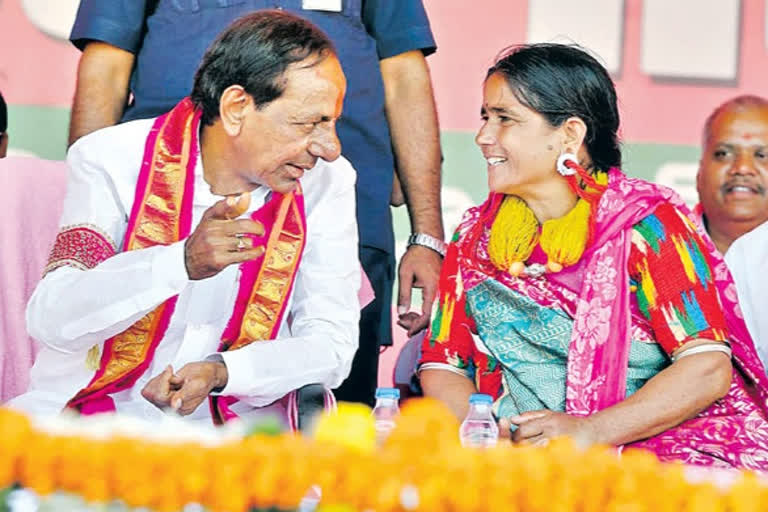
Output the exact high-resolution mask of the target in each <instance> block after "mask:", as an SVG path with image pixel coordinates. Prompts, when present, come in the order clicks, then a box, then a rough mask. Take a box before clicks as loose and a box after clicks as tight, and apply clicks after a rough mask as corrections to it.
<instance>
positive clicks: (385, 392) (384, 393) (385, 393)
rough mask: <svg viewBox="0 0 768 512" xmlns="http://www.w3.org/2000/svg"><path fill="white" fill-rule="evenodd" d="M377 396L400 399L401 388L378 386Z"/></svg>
mask: <svg viewBox="0 0 768 512" xmlns="http://www.w3.org/2000/svg"><path fill="white" fill-rule="evenodd" d="M376 398H394V399H395V400H399V399H400V390H399V389H397V388H377V389H376Z"/></svg>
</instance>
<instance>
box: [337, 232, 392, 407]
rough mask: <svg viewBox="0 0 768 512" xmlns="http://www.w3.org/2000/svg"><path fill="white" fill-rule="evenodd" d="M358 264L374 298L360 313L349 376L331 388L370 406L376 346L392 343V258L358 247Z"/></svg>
mask: <svg viewBox="0 0 768 512" xmlns="http://www.w3.org/2000/svg"><path fill="white" fill-rule="evenodd" d="M360 263H361V264H362V266H363V270H365V273H366V275H367V276H368V279H369V280H370V281H371V286H373V291H374V292H375V293H376V298H375V299H374V300H373V302H371V303H370V304H368V305H367V306H366V307H365V308H363V310H362V311H361V312H360V345H359V347H358V349H357V352H356V353H355V358H354V360H353V361H352V371H351V372H350V374H349V377H347V379H346V380H345V381H344V382H343V383H342V384H341V386H339V387H338V388H337V389H335V390H334V394H335V395H336V398H337V399H338V400H340V401H344V402H360V403H364V404H368V405H370V406H373V404H374V394H375V392H376V383H377V381H378V373H379V348H380V347H381V346H387V345H391V344H392V286H393V284H394V280H395V259H394V256H392V255H391V254H389V253H388V252H386V251H382V250H380V249H375V248H372V247H360Z"/></svg>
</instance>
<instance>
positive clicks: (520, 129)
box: [475, 73, 562, 198]
mask: <svg viewBox="0 0 768 512" xmlns="http://www.w3.org/2000/svg"><path fill="white" fill-rule="evenodd" d="M481 116H482V119H483V125H482V126H481V128H480V131H479V132H478V133H477V136H476V137H475V143H476V144H477V145H478V146H479V147H480V149H481V150H482V152H483V156H484V157H485V159H486V162H487V163H488V187H489V188H490V190H491V191H493V192H497V193H504V194H513V195H517V196H520V197H523V198H525V196H526V195H528V192H529V191H532V190H534V189H535V188H536V187H537V186H541V185H546V184H548V183H551V182H552V181H553V180H561V179H562V178H560V176H559V175H558V173H557V171H556V169H555V164H556V161H557V157H558V155H559V154H560V151H561V145H562V142H561V140H562V136H561V134H560V133H559V129H558V128H555V127H553V126H552V125H551V124H549V122H548V121H547V119H546V118H545V117H544V116H542V115H541V114H539V113H538V112H536V111H534V110H532V109H531V108H529V107H527V106H525V105H523V104H522V103H520V101H518V99H517V97H516V96H515V94H514V93H513V92H512V89H511V88H510V87H509V84H508V83H507V80H506V79H505V78H504V76H503V75H501V74H500V73H494V74H492V75H491V76H489V77H488V79H487V80H486V81H485V86H484V91H483V106H482V109H481Z"/></svg>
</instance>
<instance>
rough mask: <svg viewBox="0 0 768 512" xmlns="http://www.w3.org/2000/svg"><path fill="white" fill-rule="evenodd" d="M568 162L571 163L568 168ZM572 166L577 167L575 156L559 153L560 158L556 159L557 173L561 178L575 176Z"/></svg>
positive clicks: (577, 160) (577, 162)
mask: <svg viewBox="0 0 768 512" xmlns="http://www.w3.org/2000/svg"><path fill="white" fill-rule="evenodd" d="M569 161H570V162H572V164H571V165H570V166H569V165H568V162H569ZM573 164H576V165H579V158H578V157H577V156H576V155H574V154H573V153H568V152H564V153H561V154H560V156H559V157H557V172H559V173H560V174H561V175H562V176H573V175H574V174H576V169H575V168H574V165H573Z"/></svg>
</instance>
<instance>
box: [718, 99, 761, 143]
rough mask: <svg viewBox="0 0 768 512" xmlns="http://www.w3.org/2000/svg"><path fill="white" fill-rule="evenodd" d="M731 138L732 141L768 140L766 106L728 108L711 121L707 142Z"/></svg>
mask: <svg viewBox="0 0 768 512" xmlns="http://www.w3.org/2000/svg"><path fill="white" fill-rule="evenodd" d="M728 140H731V141H732V142H733V143H737V142H748V141H761V140H762V142H763V143H767V142H768V106H766V107H748V108H738V109H728V110H725V111H723V112H721V113H720V114H719V115H718V116H717V117H716V118H715V119H714V120H713V122H712V126H711V129H710V132H709V138H708V140H707V143H708V144H718V143H721V142H725V141H728Z"/></svg>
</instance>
